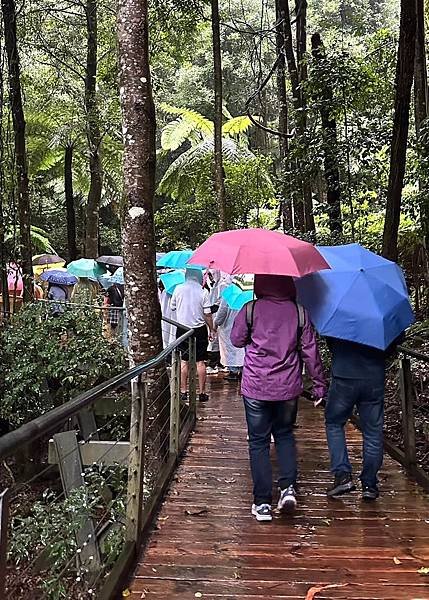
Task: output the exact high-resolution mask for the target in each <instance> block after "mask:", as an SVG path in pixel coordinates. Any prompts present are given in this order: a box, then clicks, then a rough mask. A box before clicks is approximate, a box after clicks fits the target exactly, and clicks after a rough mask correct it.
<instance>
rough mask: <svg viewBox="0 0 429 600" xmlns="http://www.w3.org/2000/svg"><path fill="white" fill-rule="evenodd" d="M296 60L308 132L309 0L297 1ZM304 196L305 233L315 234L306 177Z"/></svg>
mask: <svg viewBox="0 0 429 600" xmlns="http://www.w3.org/2000/svg"><path fill="white" fill-rule="evenodd" d="M295 7H296V58H297V62H298V79H299V83H300V87H299V95H300V105H301V115H302V123H301V125H302V132H303V133H304V132H305V131H307V121H308V118H307V98H306V92H305V83H306V81H307V79H308V69H307V60H306V54H307V0H296V3H295ZM302 196H303V201H304V217H305V231H307V232H315V231H316V225H315V223H314V214H313V197H312V192H311V181H310V180H309V177H306V176H304V178H303V181H302Z"/></svg>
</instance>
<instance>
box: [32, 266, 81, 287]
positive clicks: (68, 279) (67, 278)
mask: <svg viewBox="0 0 429 600" xmlns="http://www.w3.org/2000/svg"><path fill="white" fill-rule="evenodd" d="M40 279H42V281H47V282H48V283H54V284H56V285H75V284H76V283H77V277H75V276H74V275H70V273H68V271H66V270H64V271H60V270H59V269H52V270H50V271H45V272H44V273H42V274H41V276H40Z"/></svg>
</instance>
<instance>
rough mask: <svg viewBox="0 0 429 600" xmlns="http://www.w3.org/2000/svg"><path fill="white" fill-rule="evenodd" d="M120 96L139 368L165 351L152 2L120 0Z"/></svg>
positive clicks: (128, 267) (128, 264) (130, 302)
mask: <svg viewBox="0 0 429 600" xmlns="http://www.w3.org/2000/svg"><path fill="white" fill-rule="evenodd" d="M118 37H119V64H120V96H121V108H122V128H123V132H124V158H123V171H124V200H125V202H124V204H125V206H124V208H125V219H124V227H123V236H122V243H123V253H124V260H125V281H126V300H127V307H128V320H129V323H130V325H129V333H130V340H129V346H130V351H131V357H132V362H133V363H134V364H136V363H141V362H143V361H146V360H148V359H149V358H151V357H153V356H154V355H156V354H158V353H159V352H161V350H162V336H161V309H160V306H159V301H158V288H157V284H156V267H155V230H154V194H155V164H156V150H155V132H156V121H155V107H154V103H153V98H152V87H151V77H150V69H149V43H148V37H149V34H148V7H147V0H119V11H118Z"/></svg>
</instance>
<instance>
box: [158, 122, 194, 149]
mask: <svg viewBox="0 0 429 600" xmlns="http://www.w3.org/2000/svg"><path fill="white" fill-rule="evenodd" d="M194 132H195V126H194V124H193V123H191V122H190V121H188V120H186V119H184V118H183V117H180V118H179V119H175V120H174V121H171V122H170V123H167V125H166V126H165V127H164V129H163V130H162V133H161V147H162V149H163V150H170V151H171V152H173V151H174V150H177V149H178V148H180V146H181V145H182V144H183V143H184V142H186V140H189V138H190V136H191V134H192V133H194ZM193 139H195V137H194V138H193Z"/></svg>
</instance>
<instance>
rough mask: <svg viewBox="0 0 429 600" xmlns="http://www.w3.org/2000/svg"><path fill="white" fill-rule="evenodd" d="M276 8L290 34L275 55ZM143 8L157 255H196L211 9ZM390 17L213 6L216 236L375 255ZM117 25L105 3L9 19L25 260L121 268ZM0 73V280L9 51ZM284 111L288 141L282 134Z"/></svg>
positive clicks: (405, 195)
mask: <svg viewBox="0 0 429 600" xmlns="http://www.w3.org/2000/svg"><path fill="white" fill-rule="evenodd" d="M282 5H283V9H284V7H286V9H287V19H286V20H285V21H284V22H285V23H286V22H287V23H289V27H290V32H291V36H288V35H287V36H286V37H285V38H284V39H285V41H286V43H285V44H284V47H282V46H281V45H280V46H279V37H278V36H279V23H280V24H281V23H283V21H282V18H283V20H284V17H279V14H280V15H283V13H282V12H281V10H283V9H282V8H281V7H282ZM149 10H150V22H149V23H150V59H151V69H152V80H153V81H152V84H153V90H154V99H155V105H156V111H157V125H158V128H157V170H156V181H157V192H156V202H155V208H156V214H155V223H156V236H157V248H158V249H159V250H170V249H173V248H180V247H188V246H191V247H195V246H196V245H198V244H199V243H201V242H202V241H203V240H204V239H205V238H206V237H207V235H208V234H210V233H212V232H213V231H215V230H216V229H217V228H218V206H217V203H216V194H215V190H214V186H213V172H212V156H213V122H214V117H215V114H214V79H213V60H212V30H211V18H210V17H211V15H210V9H209V6H208V5H207V3H206V2H204V1H203V0H193V1H192V2H182V1H181V0H180V1H177V0H167V1H161V0H155V1H154V2H152V3H150V7H149ZM279 10H280V12H279ZM399 16H400V4H399V2H397V1H395V0H377V1H374V0H353V1H350V2H345V1H340V0H338V1H337V0H333V1H326V0H323V1H322V2H315V1H314V0H310V1H309V2H308V5H307V3H306V2H305V1H304V0H297V2H296V3H292V2H289V3H288V2H284V1H283V2H281V1H279V0H278V1H277V2H274V0H226V1H225V2H221V3H220V45H221V57H222V84H223V90H222V91H223V129H222V137H223V163H224V164H223V169H224V179H225V181H224V184H225V198H226V212H227V215H226V218H227V223H228V227H242V226H254V225H262V226H265V227H270V228H276V227H279V228H282V229H284V230H285V231H295V233H298V234H299V235H307V236H309V237H310V238H311V239H317V240H318V241H319V242H321V243H324V242H327V241H328V240H331V241H334V242H335V241H341V240H346V241H347V240H356V241H361V242H364V243H366V244H367V245H368V246H369V247H371V248H374V249H376V250H381V247H382V234H383V225H384V213H385V209H386V202H387V196H388V188H389V157H390V148H391V141H392V127H393V113H394V92H395V71H396V63H397V60H396V59H397V49H398V38H399V23H400V19H399ZM115 23H116V5H115V3H114V2H110V0H102V1H100V0H92V1H90V0H88V1H87V2H86V3H84V2H81V1H80V0H64V1H61V2H51V1H50V0H31V2H25V3H24V4H23V5H22V8H20V11H19V13H18V14H17V19H16V26H17V42H18V49H19V59H20V80H21V88H22V98H23V107H24V117H25V123H26V129H25V139H26V152H27V157H28V182H29V183H28V185H29V199H30V208H31V217H30V220H31V226H32V229H31V240H32V250H33V253H36V252H38V251H43V250H46V249H48V248H53V249H55V251H56V252H58V253H59V254H61V255H64V256H65V257H67V258H70V259H73V258H76V256H90V255H91V256H92V255H95V254H97V253H98V252H99V253H100V254H104V253H120V241H121V235H120V229H121V225H120V223H121V198H122V171H121V168H122V139H123V138H122V136H123V134H124V132H123V131H121V115H120V103H119V97H120V84H119V71H118V63H117V54H118V52H117V39H116V24H115ZM280 28H281V27H280ZM289 38H290V40H289ZM5 39H6V38H5ZM289 41H290V43H289ZM279 57H280V58H284V59H285V60H284V63H285V65H284V70H283V73H284V75H285V78H284V87H285V96H284V98H283V100H282V98H281V97H280V96H279V87H278V85H279V76H278V72H277V71H278V69H277V67H278V63H279ZM294 65H295V66H294ZM294 69H296V77H295V76H294V73H295V71H294ZM1 72H2V80H1V82H0V85H1V94H2V115H1V132H0V145H1V154H2V160H1V173H0V175H1V188H2V196H1V211H0V213H1V214H0V216H1V220H2V231H3V233H2V237H3V236H4V238H5V243H4V247H5V250H6V252H5V253H3V255H4V256H3V261H2V262H3V265H5V264H6V263H7V262H10V261H15V262H16V261H18V260H19V259H20V257H21V255H22V250H23V248H22V244H21V245H20V238H19V235H18V228H17V218H16V217H17V213H18V212H19V202H18V197H17V187H16V180H15V178H16V175H15V173H16V169H15V162H16V159H17V156H16V151H15V148H14V142H13V123H12V113H13V111H11V110H10V108H9V104H8V99H9V93H10V92H9V84H8V78H7V72H8V64H7V48H6V44H4V46H3V48H2V68H1ZM414 88H416V86H414ZM414 95H416V94H415V93H414ZM282 102H283V109H285V110H286V112H287V121H283V128H284V127H286V129H285V131H284V133H286V135H287V137H286V136H285V135H284V134H283V135H279V132H280V130H281V129H282V126H281V125H279V114H281V113H282V110H281V108H282ZM416 115H417V113H416ZM249 117H250V118H249ZM410 118H411V126H410V129H409V135H408V146H407V164H406V172H405V179H404V189H403V192H402V206H401V218H400V225H399V230H400V237H399V251H400V253H402V254H404V256H403V260H404V262H405V263H407V262H409V261H413V260H415V255H418V254H419V249H420V248H421V245H422V243H423V231H422V228H423V226H424V223H423V219H422V215H424V214H425V199H426V198H427V180H428V172H427V171H428V166H427V165H428V163H427V135H428V134H427V125H426V121H425V119H423V120H422V119H421V117H417V116H415V114H414V110H411V115H410ZM416 119H418V122H417V120H416ZM280 133H281V132H280ZM417 134H418V135H417ZM125 135H126V132H125ZM286 146H287V148H286ZM0 241H1V240H0ZM419 260H420V259H419ZM419 268H420V269H421V268H422V266H421V265H420V267H419Z"/></svg>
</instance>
